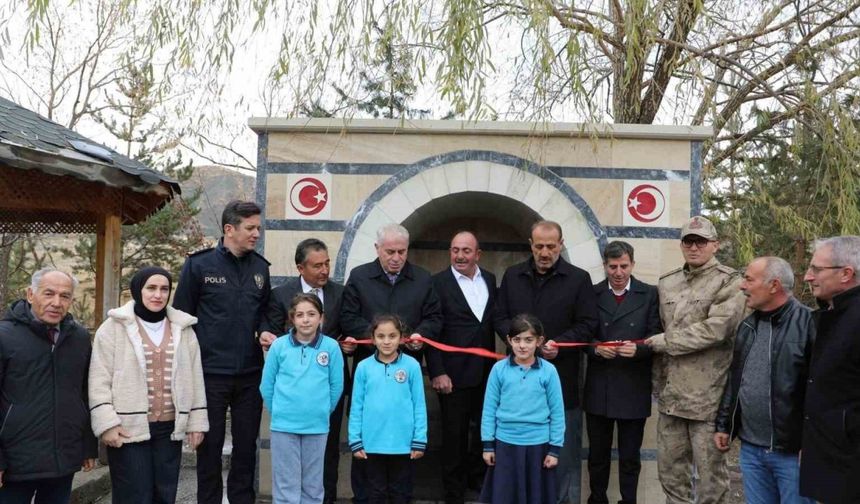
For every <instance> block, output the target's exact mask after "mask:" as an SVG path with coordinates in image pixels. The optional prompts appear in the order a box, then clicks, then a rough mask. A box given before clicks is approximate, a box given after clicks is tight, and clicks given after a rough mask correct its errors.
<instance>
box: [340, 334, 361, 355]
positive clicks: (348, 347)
mask: <svg viewBox="0 0 860 504" xmlns="http://www.w3.org/2000/svg"><path fill="white" fill-rule="evenodd" d="M355 341H356V340H355V338H353V337H352V336H347V337H346V338H344V339H342V340H339V341H338V344H339V345H340V349H341V351H343V353H345V354H347V355H352V352H355V349H356V348H358V343H356V342H355Z"/></svg>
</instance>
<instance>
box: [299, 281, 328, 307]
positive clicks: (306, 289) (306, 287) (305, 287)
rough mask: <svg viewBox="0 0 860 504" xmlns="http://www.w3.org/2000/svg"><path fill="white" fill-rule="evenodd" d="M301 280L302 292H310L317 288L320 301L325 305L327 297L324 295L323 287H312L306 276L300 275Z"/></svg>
mask: <svg viewBox="0 0 860 504" xmlns="http://www.w3.org/2000/svg"><path fill="white" fill-rule="evenodd" d="M299 281H300V282H301V283H302V292H304V293H305V294H310V293H311V291H312V290H314V289H317V297H318V298H320V303H322V305H323V306H325V297H324V296H323V289H322V287H311V285H310V284H309V283H307V282H305V277H303V276H300V277H299Z"/></svg>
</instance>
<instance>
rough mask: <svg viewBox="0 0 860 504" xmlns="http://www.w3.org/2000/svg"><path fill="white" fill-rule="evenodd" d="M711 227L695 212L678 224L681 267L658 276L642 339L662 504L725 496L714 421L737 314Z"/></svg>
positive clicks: (730, 278)
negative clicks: (650, 322)
mask: <svg viewBox="0 0 860 504" xmlns="http://www.w3.org/2000/svg"><path fill="white" fill-rule="evenodd" d="M719 245H720V243H719V241H718V239H717V230H716V229H715V228H714V225H713V224H712V223H711V222H710V221H709V220H708V219H706V218H704V217H702V216H695V217H693V218H692V219H690V220H689V221H688V222H687V223H686V224H684V226H683V227H682V228H681V253H682V254H683V256H684V263H685V264H684V265H683V266H682V267H680V268H678V269H676V270H673V271H670V272H669V273H667V274H665V275H663V276H662V277H661V278H660V282H659V284H658V286H657V289H658V292H659V296H660V318H661V320H662V322H663V327H664V332H663V333H660V334H656V335H654V336H652V337H650V338H648V339H647V340H646V343H647V344H648V345H650V346H651V348H652V349H653V350H654V353H655V356H656V358H655V360H654V373H653V381H654V394H655V395H656V396H657V408H658V411H659V412H660V417H659V419H658V422H657V471H658V474H659V477H660V483H661V485H662V486H663V492H664V493H665V494H666V502H667V504H675V503H681V502H692V501H693V484H692V479H693V473H692V467H693V465H695V467H696V470H697V473H698V478H697V480H696V484H695V493H696V496H695V497H696V502H698V503H699V504H722V503H726V502H728V497H729V474H728V468H727V466H726V458H725V454H724V453H723V452H721V451H720V450H718V449H717V447H716V446H715V445H714V442H713V437H714V431H715V429H714V420H715V418H716V416H717V410H718V408H719V405H720V399H721V397H722V395H723V389H724V388H725V385H726V377H727V374H728V370H729V365H730V364H731V361H732V349H733V340H734V334H735V330H736V329H737V327H738V324H739V323H740V321H741V319H742V318H743V315H744V305H745V300H744V296H743V294H742V293H741V291H740V290H739V287H740V281H741V277H740V275H739V274H738V272H737V271H735V270H734V269H732V268H729V267H728V266H723V265H722V264H720V262H719V261H718V260H717V259H716V257H714V256H715V254H716V253H717V250H718V249H719Z"/></svg>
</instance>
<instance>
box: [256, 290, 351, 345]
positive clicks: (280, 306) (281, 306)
mask: <svg viewBox="0 0 860 504" xmlns="http://www.w3.org/2000/svg"><path fill="white" fill-rule="evenodd" d="M301 292H302V281H301V277H295V278H288V279H287V281H286V282H284V284H283V285H280V286H278V287H275V288H274V289H272V294H271V295H270V297H269V306H268V309H267V311H266V319H267V321H266V330H267V331H269V332H271V333H272V334H274V335H276V336H282V335H284V334H286V332H287V331H288V330H289V329H290V327H292V324H290V318H289V316H288V312H289V311H290V303H291V302H292V301H293V296H295V295H296V294H299V293H301ZM322 293H323V311H324V312H325V313H324V318H323V325H322V333H323V334H325V335H326V336H329V337H332V338H335V339H338V338H339V337H340V306H341V299H342V298H343V286H342V285H341V284H339V283H336V282H332V281H331V280H329V281H328V282H326V284H325V286H324V287H323V289H322Z"/></svg>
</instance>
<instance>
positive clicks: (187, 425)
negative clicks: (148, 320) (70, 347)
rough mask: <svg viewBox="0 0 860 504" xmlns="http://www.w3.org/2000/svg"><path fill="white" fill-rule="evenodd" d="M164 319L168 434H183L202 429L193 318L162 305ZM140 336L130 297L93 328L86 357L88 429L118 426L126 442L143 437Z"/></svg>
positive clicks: (145, 404)
mask: <svg viewBox="0 0 860 504" xmlns="http://www.w3.org/2000/svg"><path fill="white" fill-rule="evenodd" d="M167 321H168V322H169V323H170V334H171V335H172V338H173V347H174V356H173V367H172V369H171V394H172V395H173V405H174V407H175V408H176V420H175V423H176V425H175V427H174V429H173V433H172V434H171V436H170V438H171V439H172V440H174V441H182V440H183V439H185V433H186V432H208V431H209V418H208V416H207V414H206V392H205V389H204V387H203V367H202V365H201V363H200V346H199V345H198V343H197V336H195V335H194V329H193V328H192V327H191V326H193V325H194V324H196V323H197V319H196V318H195V317H192V316H191V315H189V314H187V313H185V312H183V311H179V310H176V309H174V308H172V307H170V306H168V307H167ZM147 394H148V388H147V382H146V361H145V358H144V352H143V341H142V339H141V336H140V330H139V328H138V323H137V317H136V316H135V314H134V301H129V302H128V303H126V304H124V305H123V306H121V307H119V308H115V309H113V310H111V311H109V312H108V318H107V320H105V321H104V322H103V323H102V325H101V326H100V327H99V328H98V330H97V331H96V337H95V340H94V341H93V356H92V360H91V361H90V375H89V399H90V418H91V421H92V427H93V432H94V433H95V435H96V436H101V435H102V433H104V432H105V431H106V430H108V429H110V428H112V427H116V426H117V425H122V427H123V429H124V430H125V431H126V433H127V434H128V435H129V436H130V439H129V440H128V441H126V442H131V443H134V442H139V441H146V440H148V439H149V421H148V420H147V413H148V412H149V397H148V395H147Z"/></svg>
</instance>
